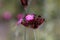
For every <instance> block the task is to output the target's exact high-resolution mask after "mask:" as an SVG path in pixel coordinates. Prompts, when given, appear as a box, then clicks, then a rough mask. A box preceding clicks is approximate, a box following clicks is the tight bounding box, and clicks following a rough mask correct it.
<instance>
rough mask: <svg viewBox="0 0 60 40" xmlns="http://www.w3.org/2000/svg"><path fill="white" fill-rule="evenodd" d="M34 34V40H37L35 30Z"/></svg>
mask: <svg viewBox="0 0 60 40" xmlns="http://www.w3.org/2000/svg"><path fill="white" fill-rule="evenodd" d="M33 32H34V40H37V39H36V33H35V30H33Z"/></svg>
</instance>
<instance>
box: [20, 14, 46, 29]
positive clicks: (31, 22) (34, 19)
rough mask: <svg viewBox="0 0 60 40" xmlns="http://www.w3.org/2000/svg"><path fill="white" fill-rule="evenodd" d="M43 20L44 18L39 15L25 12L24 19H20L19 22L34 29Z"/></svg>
mask: <svg viewBox="0 0 60 40" xmlns="http://www.w3.org/2000/svg"><path fill="white" fill-rule="evenodd" d="M44 21H45V19H44V18H42V17H41V16H36V15H33V14H27V15H26V16H25V19H24V20H23V21H22V23H21V24H22V25H24V26H25V27H30V28H33V29H36V28H38V27H39V25H41V24H42V23H43V22H44Z"/></svg>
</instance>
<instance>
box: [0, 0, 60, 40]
mask: <svg viewBox="0 0 60 40" xmlns="http://www.w3.org/2000/svg"><path fill="white" fill-rule="evenodd" d="M4 11H10V12H11V14H12V15H13V17H12V19H11V20H10V21H6V22H5V21H4V20H3V21H2V20H1V19H2V17H1V15H2V14H3V12H4ZM19 13H23V14H25V13H24V9H23V7H22V5H21V2H20V0H0V40H24V39H23V38H24V33H25V31H27V30H28V32H27V36H28V37H27V40H34V33H33V31H32V30H31V29H26V30H25V29H24V27H23V25H19V26H18V27H17V26H16V25H15V23H16V22H17V21H16V19H15V17H16V15H17V14H19ZM27 13H35V14H36V15H41V16H42V17H44V18H45V20H46V22H45V23H44V24H43V25H42V27H41V28H38V29H36V30H35V34H36V38H37V39H36V40H60V0H31V3H30V5H29V7H28V12H27ZM16 30H17V31H16ZM16 35H17V36H16Z"/></svg>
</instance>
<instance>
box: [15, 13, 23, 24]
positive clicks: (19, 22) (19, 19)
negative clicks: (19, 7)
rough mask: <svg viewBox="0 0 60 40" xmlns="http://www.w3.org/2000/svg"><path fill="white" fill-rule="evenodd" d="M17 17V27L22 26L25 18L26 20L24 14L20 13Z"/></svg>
mask: <svg viewBox="0 0 60 40" xmlns="http://www.w3.org/2000/svg"><path fill="white" fill-rule="evenodd" d="M16 17H17V19H18V22H17V25H18V24H21V22H22V21H23V18H24V14H22V13H20V14H18V15H17V16H16Z"/></svg>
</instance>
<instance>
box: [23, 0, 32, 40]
mask: <svg viewBox="0 0 60 40" xmlns="http://www.w3.org/2000/svg"><path fill="white" fill-rule="evenodd" d="M30 3H31V0H29V1H28V6H27V8H24V9H25V13H28V10H29V5H30ZM24 30H25V32H24V40H28V32H29V31H28V29H27V28H24Z"/></svg>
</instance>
